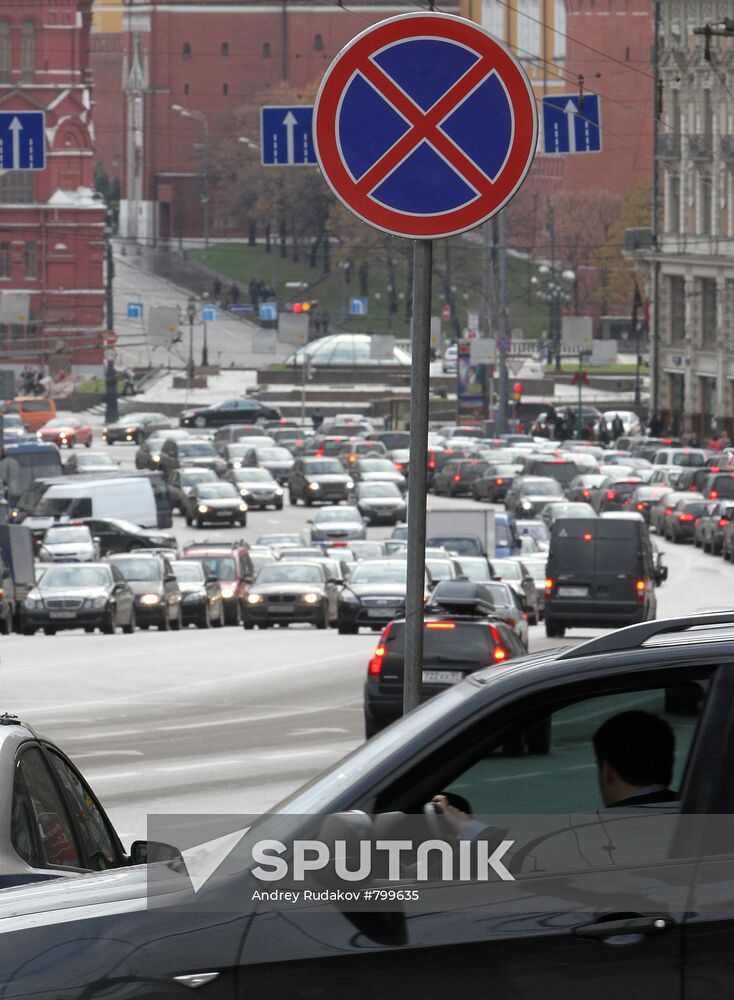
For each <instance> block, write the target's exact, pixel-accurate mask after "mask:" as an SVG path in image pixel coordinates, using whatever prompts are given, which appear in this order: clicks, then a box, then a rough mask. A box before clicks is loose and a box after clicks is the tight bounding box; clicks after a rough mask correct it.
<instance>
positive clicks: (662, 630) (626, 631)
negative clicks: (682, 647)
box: [558, 610, 734, 660]
mask: <svg viewBox="0 0 734 1000" xmlns="http://www.w3.org/2000/svg"><path fill="white" fill-rule="evenodd" d="M705 625H734V610H732V611H717V612H715V613H713V614H703V615H689V616H688V617H686V618H660V619H656V620H655V621H651V622H640V623H639V624H637V625H628V626H627V627H626V628H621V629H617V631H616V632H610V633H609V634H608V635H602V636H599V638H598V639H591V640H589V642H584V643H582V644H581V645H580V646H574V647H573V648H571V649H567V650H565V651H564V652H563V653H562V654H561V655H560V656H559V657H558V659H559V660H573V659H576V658H577V657H580V656H595V655H597V654H598V653H622V652H625V651H626V650H633V649H640V648H641V647H642V646H644V644H645V643H646V642H647V641H648V640H649V639H653V638H654V637H655V636H657V635H666V634H668V633H671V632H685V631H687V630H688V629H691V628H697V627H700V626H705Z"/></svg>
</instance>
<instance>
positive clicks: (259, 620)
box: [244, 559, 337, 629]
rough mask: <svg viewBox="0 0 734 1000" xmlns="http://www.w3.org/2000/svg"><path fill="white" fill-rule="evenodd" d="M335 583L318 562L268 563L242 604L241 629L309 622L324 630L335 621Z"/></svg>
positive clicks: (302, 560)
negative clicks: (242, 620) (242, 619)
mask: <svg viewBox="0 0 734 1000" xmlns="http://www.w3.org/2000/svg"><path fill="white" fill-rule="evenodd" d="M336 586H337V585H336V580H335V579H333V578H332V577H330V576H328V570H327V568H326V566H324V565H323V564H322V563H320V562H309V561H308V560H306V559H297V560H294V561H293V562H287V561H286V560H285V559H281V560H280V561H279V562H275V563H269V564H267V565H265V566H263V567H262V569H261V570H260V572H259V573H258V574H257V576H256V577H255V582H254V584H253V585H252V590H251V591H250V593H249V594H248V595H247V599H246V600H245V611H244V626H245V628H246V629H252V628H254V627H255V625H257V626H258V627H259V628H270V626H271V625H291V624H293V623H294V622H309V623H311V624H312V625H315V626H316V628H319V629H324V628H328V627H329V625H333V623H334V619H335V618H336Z"/></svg>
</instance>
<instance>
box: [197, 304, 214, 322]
mask: <svg viewBox="0 0 734 1000" xmlns="http://www.w3.org/2000/svg"><path fill="white" fill-rule="evenodd" d="M201 318H202V320H203V321H204V323H216V321H217V310H216V307H215V306H204V307H203V308H202V310H201Z"/></svg>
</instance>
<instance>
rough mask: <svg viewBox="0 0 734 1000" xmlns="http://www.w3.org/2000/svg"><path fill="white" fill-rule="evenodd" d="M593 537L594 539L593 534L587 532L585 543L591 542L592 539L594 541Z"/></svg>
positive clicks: (585, 533)
mask: <svg viewBox="0 0 734 1000" xmlns="http://www.w3.org/2000/svg"><path fill="white" fill-rule="evenodd" d="M592 537H593V536H592V534H591V532H590V531H585V532H584V541H585V542H590V541H591V539H592Z"/></svg>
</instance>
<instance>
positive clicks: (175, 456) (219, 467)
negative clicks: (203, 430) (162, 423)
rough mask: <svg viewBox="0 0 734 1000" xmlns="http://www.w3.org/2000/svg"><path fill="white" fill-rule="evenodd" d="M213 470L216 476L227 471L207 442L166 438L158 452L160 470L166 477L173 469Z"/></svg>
mask: <svg viewBox="0 0 734 1000" xmlns="http://www.w3.org/2000/svg"><path fill="white" fill-rule="evenodd" d="M192 466H193V467H194V468H197V469H213V470H214V472H216V474H217V475H218V476H222V475H224V473H225V472H226V471H227V463H226V462H225V461H224V459H223V458H221V457H220V456H219V455H218V454H217V452H216V451H215V450H214V447H213V445H212V444H210V443H209V442H208V441H196V440H193V439H191V438H189V439H188V440H186V439H183V440H178V439H176V438H166V440H165V441H164V442H163V444H162V446H161V451H160V469H161V471H162V472H163V475H164V476H166V477H168V476H170V474H171V473H172V472H173V470H174V469H179V468H183V467H188V468H191V467H192Z"/></svg>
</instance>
